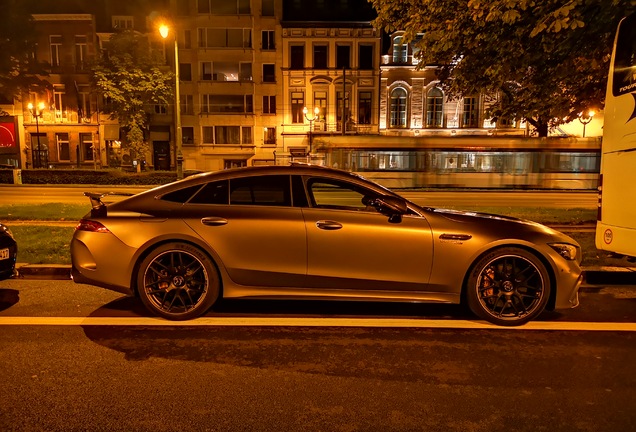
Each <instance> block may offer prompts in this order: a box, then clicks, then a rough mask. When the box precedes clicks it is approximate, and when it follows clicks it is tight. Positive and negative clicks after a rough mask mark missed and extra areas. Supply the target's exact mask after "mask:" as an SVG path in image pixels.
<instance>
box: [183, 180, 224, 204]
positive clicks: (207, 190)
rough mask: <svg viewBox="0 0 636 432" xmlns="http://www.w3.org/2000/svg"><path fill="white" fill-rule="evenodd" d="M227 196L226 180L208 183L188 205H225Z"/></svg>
mask: <svg viewBox="0 0 636 432" xmlns="http://www.w3.org/2000/svg"><path fill="white" fill-rule="evenodd" d="M228 195H229V194H228V181H227V180H221V181H216V182H210V183H207V184H206V185H205V186H203V187H202V188H201V190H200V191H199V192H198V193H197V194H196V195H195V196H193V197H192V199H191V200H190V201H189V202H188V204H227V203H228Z"/></svg>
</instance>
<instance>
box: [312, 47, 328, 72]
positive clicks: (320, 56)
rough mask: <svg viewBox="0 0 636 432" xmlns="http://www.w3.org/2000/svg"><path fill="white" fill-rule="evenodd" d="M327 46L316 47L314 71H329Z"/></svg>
mask: <svg viewBox="0 0 636 432" xmlns="http://www.w3.org/2000/svg"><path fill="white" fill-rule="evenodd" d="M327 48H328V47H327V45H314V69H327V64H328V58H329V57H328V50H327Z"/></svg>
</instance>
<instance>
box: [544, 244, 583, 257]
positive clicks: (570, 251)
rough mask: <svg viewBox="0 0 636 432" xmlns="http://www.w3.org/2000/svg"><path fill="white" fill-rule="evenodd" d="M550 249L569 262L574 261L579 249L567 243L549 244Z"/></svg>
mask: <svg viewBox="0 0 636 432" xmlns="http://www.w3.org/2000/svg"><path fill="white" fill-rule="evenodd" d="M550 247H551V248H552V249H554V250H555V251H557V253H558V254H559V255H561V256H562V257H563V258H565V259H566V260H569V261H573V260H575V259H576V257H577V254H578V252H579V248H578V247H576V246H574V245H571V244H569V243H550Z"/></svg>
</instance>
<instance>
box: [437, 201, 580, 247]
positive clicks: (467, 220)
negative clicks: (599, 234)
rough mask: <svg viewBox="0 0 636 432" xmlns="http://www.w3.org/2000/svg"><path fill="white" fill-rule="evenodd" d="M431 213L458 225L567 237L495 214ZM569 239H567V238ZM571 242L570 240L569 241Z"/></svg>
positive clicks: (458, 211) (524, 220) (537, 224)
mask: <svg viewBox="0 0 636 432" xmlns="http://www.w3.org/2000/svg"><path fill="white" fill-rule="evenodd" d="M431 210H432V212H433V213H434V214H436V215H439V216H441V217H443V218H444V219H447V220H450V221H453V222H455V223H460V224H480V225H484V224H488V225H493V226H497V227H499V228H503V229H506V226H507V228H510V229H512V228H513V227H514V228H515V231H517V232H519V231H521V232H523V231H526V232H528V231H531V232H542V233H543V234H547V235H552V236H554V237H558V238H561V239H563V238H564V237H567V236H566V235H565V234H563V233H561V232H559V231H557V230H555V229H553V228H550V227H548V226H546V225H543V224H540V223H538V222H533V221H530V220H526V219H519V218H516V217H512V216H503V215H497V214H490V213H480V212H473V211H465V210H451V209H437V208H436V209H431ZM567 238H568V239H569V237H567ZM570 240H571V239H570Z"/></svg>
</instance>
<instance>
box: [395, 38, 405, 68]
mask: <svg viewBox="0 0 636 432" xmlns="http://www.w3.org/2000/svg"><path fill="white" fill-rule="evenodd" d="M407 47H408V46H407V44H404V43H402V36H397V37H395V38H393V63H406V58H407V54H408V50H407Z"/></svg>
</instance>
